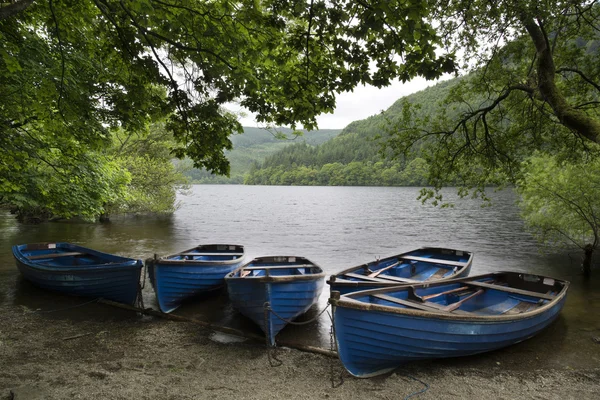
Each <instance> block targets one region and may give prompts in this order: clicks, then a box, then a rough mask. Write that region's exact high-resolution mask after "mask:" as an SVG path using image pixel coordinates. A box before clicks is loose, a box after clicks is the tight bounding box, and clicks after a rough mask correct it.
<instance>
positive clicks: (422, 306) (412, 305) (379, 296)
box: [372, 294, 440, 311]
mask: <svg viewBox="0 0 600 400" xmlns="http://www.w3.org/2000/svg"><path fill="white" fill-rule="evenodd" d="M372 296H373V297H375V298H377V299H380V300H385V301H389V302H390V303H396V304H400V305H403V306H406V307H410V308H416V309H419V310H423V311H440V309H439V308H438V307H435V306H430V305H429V304H425V303H416V302H414V301H410V300H404V299H398V298H396V297H392V296H388V295H387V294H373V295H372Z"/></svg>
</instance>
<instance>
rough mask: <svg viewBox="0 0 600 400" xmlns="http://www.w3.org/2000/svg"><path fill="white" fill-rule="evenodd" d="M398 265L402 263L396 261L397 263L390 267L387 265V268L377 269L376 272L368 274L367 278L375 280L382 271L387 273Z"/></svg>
mask: <svg viewBox="0 0 600 400" xmlns="http://www.w3.org/2000/svg"><path fill="white" fill-rule="evenodd" d="M400 264H402V261H398V262H395V263H393V264H392V265H388V266H387V267H384V268H381V269H378V270H377V271H375V272H372V273H370V274H369V278H377V275H379V274H381V273H382V272H383V271H387V270H388V269H392V268H394V267H397V266H398V265H400Z"/></svg>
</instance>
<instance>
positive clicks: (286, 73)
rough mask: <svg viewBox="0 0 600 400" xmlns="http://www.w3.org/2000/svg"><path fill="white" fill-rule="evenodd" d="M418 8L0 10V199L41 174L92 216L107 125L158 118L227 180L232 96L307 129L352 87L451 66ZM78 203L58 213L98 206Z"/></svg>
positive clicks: (233, 124)
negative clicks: (74, 196) (77, 198)
mask: <svg viewBox="0 0 600 400" xmlns="http://www.w3.org/2000/svg"><path fill="white" fill-rule="evenodd" d="M430 11H431V10H430V5H429V4H428V3H427V2H421V1H418V0H409V1H399V0H398V1H396V0H394V1H389V0H371V1H351V0H311V1H296V0H294V1H292V0H264V1H256V0H240V1H230V0H214V1H200V0H49V1H33V0H15V1H12V2H10V3H6V2H5V3H2V5H1V6H0V93H2V95H1V98H0V146H2V148H3V150H4V151H3V154H2V156H1V157H0V196H1V197H2V202H3V203H12V202H17V203H19V204H29V206H30V207H33V206H34V204H37V203H38V202H39V201H40V199H39V198H36V195H37V194H36V193H35V192H33V190H36V188H37V187H39V185H33V184H32V180H35V179H42V176H45V175H44V173H43V172H42V171H41V170H39V169H45V170H48V171H53V173H54V174H57V175H61V176H57V177H54V178H53V179H56V180H58V181H60V182H57V184H62V185H63V188H61V190H65V191H67V192H73V193H75V192H76V191H77V190H79V191H82V193H85V195H84V196H83V195H82V196H83V197H81V199H84V198H86V199H94V201H93V202H87V201H86V202H87V203H88V204H92V203H93V204H96V205H94V206H93V207H92V208H93V209H94V210H96V211H97V210H98V207H97V204H102V203H110V202H112V201H113V197H114V196H120V195H118V194H116V193H108V192H102V191H101V189H100V188H102V187H104V186H105V184H106V185H107V187H119V185H118V184H115V183H114V182H111V180H112V179H117V180H118V181H120V180H121V179H122V178H123V177H118V176H112V177H111V174H110V173H108V172H106V171H104V172H103V171H102V170H97V168H96V169H95V168H94V167H96V166H97V165H100V164H102V163H97V162H96V161H93V159H94V157H98V156H100V155H101V154H102V153H103V152H105V151H106V149H109V148H110V146H111V142H112V141H113V140H114V139H115V137H114V132H115V131H117V130H123V131H125V132H127V134H134V133H135V134H140V133H143V132H146V129H147V125H148V124H149V123H153V122H157V121H161V120H163V119H166V121H167V122H166V129H167V130H168V132H170V133H171V134H172V136H173V138H174V141H173V142H172V143H171V144H170V151H171V154H172V155H174V156H176V157H178V158H183V157H189V158H190V159H191V160H193V162H194V166H195V167H197V168H206V169H207V170H209V171H213V172H216V173H219V174H228V173H229V164H228V161H227V158H226V157H225V154H224V151H225V150H229V149H231V147H232V144H231V141H230V139H229V135H230V134H231V133H233V132H240V131H241V125H240V124H239V122H238V121H237V118H236V116H235V115H233V114H231V113H229V112H227V111H226V110H225V109H224V108H223V106H224V105H226V104H228V103H230V102H232V101H238V102H239V103H240V104H241V105H242V106H244V107H245V108H247V109H248V110H250V111H251V112H253V113H255V115H256V116H257V120H258V121H259V122H262V123H265V124H273V125H289V126H291V127H292V128H295V126H296V125H297V124H301V125H303V126H304V127H305V128H306V129H313V128H315V126H316V116H317V115H319V114H321V113H324V112H332V111H333V109H334V107H335V95H336V94H337V93H340V92H343V91H350V90H352V89H353V88H354V87H355V86H356V85H358V84H372V85H375V86H378V87H381V86H385V85H387V84H389V83H390V82H391V80H392V79H395V78H400V79H402V80H405V81H406V80H409V79H411V78H412V77H414V76H417V75H421V76H425V77H427V78H436V77H438V76H440V75H441V74H442V73H444V72H451V71H453V70H454V69H455V65H454V61H453V57H452V56H451V55H437V54H436V52H435V49H436V47H438V46H439V43H440V40H439V37H438V36H437V35H436V33H435V30H434V28H433V26H432V25H431V23H429V22H428V21H427V16H428V15H429V13H430ZM91 154H95V156H92V155H91ZM129 165H130V166H131V167H133V164H129ZM34 171H38V172H39V173H38V172H35V173H34ZM117 175H118V174H117ZM96 181H97V184H94V182H96ZM103 182H104V183H103ZM117 191H118V190H117ZM34 198H36V200H35V201H34ZM77 203H78V201H75V200H74V201H73V203H72V204H69V205H65V209H70V211H69V214H70V213H86V212H91V213H93V212H96V211H93V212H92V211H91V209H90V210H88V211H86V210H85V208H86V207H85V206H83V205H82V206H80V207H76V206H77ZM39 206H40V207H43V206H44V204H39ZM71 207H74V208H71Z"/></svg>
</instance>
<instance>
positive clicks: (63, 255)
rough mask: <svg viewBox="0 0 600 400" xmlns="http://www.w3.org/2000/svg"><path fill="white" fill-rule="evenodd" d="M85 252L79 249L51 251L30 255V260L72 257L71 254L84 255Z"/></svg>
mask: <svg viewBox="0 0 600 400" xmlns="http://www.w3.org/2000/svg"><path fill="white" fill-rule="evenodd" d="M83 255H85V253H80V252H78V251H71V252H64V253H50V254H38V255H37V256H28V257H27V258H28V259H30V260H42V259H44V258H57V257H70V256H73V257H74V256H83Z"/></svg>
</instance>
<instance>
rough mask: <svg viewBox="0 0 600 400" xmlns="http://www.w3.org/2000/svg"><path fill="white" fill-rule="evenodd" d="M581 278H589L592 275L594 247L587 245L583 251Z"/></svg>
mask: <svg viewBox="0 0 600 400" xmlns="http://www.w3.org/2000/svg"><path fill="white" fill-rule="evenodd" d="M583 254H584V256H583V264H582V269H583V276H584V277H586V278H589V277H590V276H591V275H592V255H593V254H594V246H592V245H591V244H588V245H587V246H585V248H584V249H583Z"/></svg>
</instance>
